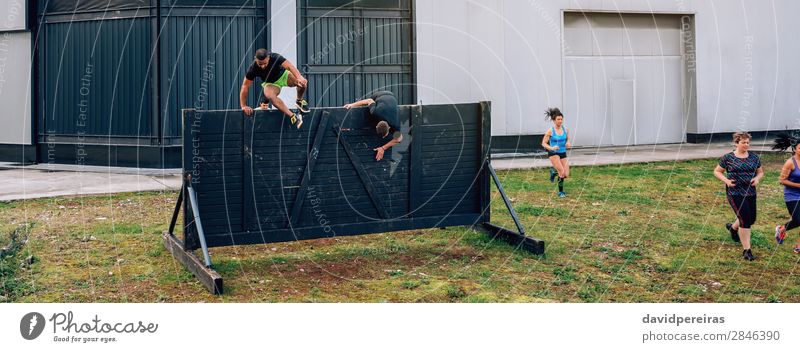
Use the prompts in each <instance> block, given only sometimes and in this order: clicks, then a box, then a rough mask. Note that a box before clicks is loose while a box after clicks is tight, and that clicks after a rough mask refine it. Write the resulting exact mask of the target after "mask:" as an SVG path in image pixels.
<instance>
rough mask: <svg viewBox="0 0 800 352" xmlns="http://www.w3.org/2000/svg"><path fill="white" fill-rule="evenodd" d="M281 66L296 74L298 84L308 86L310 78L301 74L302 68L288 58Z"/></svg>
mask: <svg viewBox="0 0 800 352" xmlns="http://www.w3.org/2000/svg"><path fill="white" fill-rule="evenodd" d="M281 67H283V68H285V69H287V70H289V72H290V73H291V74H292V75H293V76H294V78H295V80H296V81H297V85H298V86H300V87H304V88H305V87H306V86H307V85H308V80H306V79H305V77H303V75H301V74H300V70H298V69H297V67H295V66H294V64H292V62H291V61H289V60H286V61H284V62H283V64H281Z"/></svg>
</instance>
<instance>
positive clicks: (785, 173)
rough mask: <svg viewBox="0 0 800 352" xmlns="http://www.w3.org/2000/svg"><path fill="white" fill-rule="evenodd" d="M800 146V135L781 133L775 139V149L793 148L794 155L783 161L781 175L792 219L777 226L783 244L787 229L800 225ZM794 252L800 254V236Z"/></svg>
mask: <svg viewBox="0 0 800 352" xmlns="http://www.w3.org/2000/svg"><path fill="white" fill-rule="evenodd" d="M798 146H800V136H796V135H792V136H790V135H788V134H781V135H779V136H778V138H777V139H775V145H774V146H773V147H772V149H774V150H781V151H785V150H787V149H789V148H791V149H792V152H793V155H792V157H791V158H789V160H786V162H785V163H783V168H781V176H780V182H781V184H782V185H783V199H784V201H786V209H787V210H788V211H789V215H791V217H792V219H791V220H789V222H787V223H786V225H778V226H775V241H776V242H778V244H782V243H783V240H784V239H786V232H787V231H789V230H791V229H794V228H797V227H800V206H798V205H800V167H798V160H800V148H798ZM794 253H795V254H800V237H798V238H797V244H796V245H795V246H794Z"/></svg>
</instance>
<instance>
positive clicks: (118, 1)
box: [39, 0, 150, 13]
mask: <svg viewBox="0 0 800 352" xmlns="http://www.w3.org/2000/svg"><path fill="white" fill-rule="evenodd" d="M149 6H150V0H46V1H39V9H40V10H45V12H47V13H64V12H68V13H73V12H88V11H113V10H126V9H136V8H144V7H149Z"/></svg>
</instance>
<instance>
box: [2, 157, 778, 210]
mask: <svg viewBox="0 0 800 352" xmlns="http://www.w3.org/2000/svg"><path fill="white" fill-rule="evenodd" d="M751 149H752V150H753V151H755V152H756V153H758V152H765V151H767V150H769V147H768V146H767V145H765V144H759V143H754V144H753V145H752V146H751ZM731 150H733V146H732V144H731V143H710V144H669V145H649V146H635V147H602V148H580V149H574V150H572V151H570V153H569V160H570V165H574V166H591V165H610V164H626V163H642V162H657V161H680V160H693V159H706V158H718V157H720V156H721V155H723V154H725V153H727V152H729V151H731ZM492 165H493V166H494V167H495V169H497V170H510V169H532V168H540V167H548V166H550V161H549V160H547V158H546V157H545V156H544V155H519V156H517V155H508V154H506V155H493V156H492ZM180 172H181V170H180V169H165V170H161V169H135V168H116V167H102V166H77V165H52V164H39V165H29V166H18V165H15V164H12V163H0V201H9V200H19V199H34V198H45V197H55V196H76V195H89V194H105V193H120V192H140V191H163V190H178V189H180V187H181V179H180Z"/></svg>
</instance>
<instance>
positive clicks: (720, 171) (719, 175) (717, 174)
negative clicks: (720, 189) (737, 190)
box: [714, 165, 763, 187]
mask: <svg viewBox="0 0 800 352" xmlns="http://www.w3.org/2000/svg"><path fill="white" fill-rule="evenodd" d="M724 172H725V169H723V168H722V166H719V165H717V167H715V168H714V176H715V177H716V178H717V179H719V180H720V181H722V182H723V183H725V185H727V186H728V187H733V186H734V185H735V184H734V182H733V181H731V180H730V179H728V178H727V177H726V176H725V174H724ZM762 172H763V170H762Z"/></svg>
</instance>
